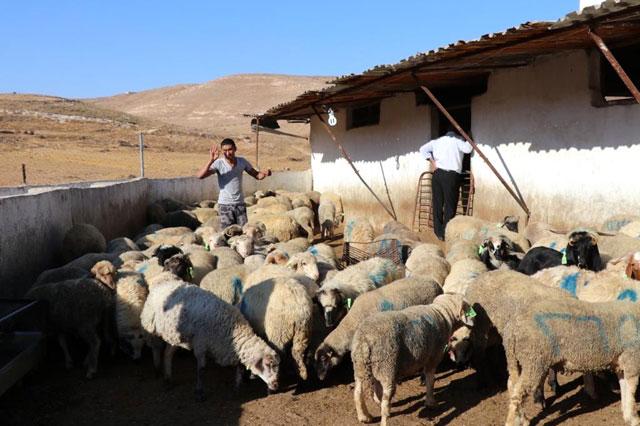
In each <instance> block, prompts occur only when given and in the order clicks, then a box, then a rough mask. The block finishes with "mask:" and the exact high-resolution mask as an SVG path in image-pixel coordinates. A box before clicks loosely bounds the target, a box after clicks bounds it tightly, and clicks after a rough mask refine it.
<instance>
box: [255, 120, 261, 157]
mask: <svg viewBox="0 0 640 426" xmlns="http://www.w3.org/2000/svg"><path fill="white" fill-rule="evenodd" d="M259 144H260V118H259V117H256V169H257V170H260V166H259V165H258V164H259V163H258V159H259V157H258V155H259V154H258V145H259Z"/></svg>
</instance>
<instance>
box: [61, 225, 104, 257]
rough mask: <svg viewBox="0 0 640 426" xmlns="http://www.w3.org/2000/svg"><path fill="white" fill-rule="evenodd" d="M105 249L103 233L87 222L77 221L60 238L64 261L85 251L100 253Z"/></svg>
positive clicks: (85, 252)
mask: <svg viewBox="0 0 640 426" xmlns="http://www.w3.org/2000/svg"><path fill="white" fill-rule="evenodd" d="M106 250H107V241H106V240H105V238H104V235H102V233H101V232H100V231H99V230H98V228H96V227H95V226H93V225H91V224H89V223H77V224H75V225H73V226H72V227H71V228H70V229H69V230H68V231H67V232H66V233H65V235H64V238H63V240H62V258H63V259H64V261H65V262H69V261H71V260H73V259H76V258H78V257H80V256H82V255H83V254H87V253H102V252H105V251H106Z"/></svg>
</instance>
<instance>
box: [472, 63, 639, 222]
mask: <svg viewBox="0 0 640 426" xmlns="http://www.w3.org/2000/svg"><path fill="white" fill-rule="evenodd" d="M639 130H640V106H639V105H626V106H609V107H602V108H597V107H593V106H591V94H590V91H589V68H588V55H587V53H586V52H583V51H576V52H573V53H571V54H566V55H557V56H550V57H543V58H539V59H538V60H537V61H536V62H535V63H534V64H533V65H531V66H527V67H522V68H517V69H510V70H501V71H497V72H495V73H493V74H492V75H491V77H490V78H489V87H488V90H487V93H485V94H484V95H482V96H479V97H477V98H474V100H473V102H472V131H473V136H474V138H475V140H476V141H477V142H478V143H479V144H480V147H481V149H483V151H484V152H485V154H486V155H487V156H488V157H489V158H490V159H491V161H492V162H493V164H494V165H496V167H497V168H498V170H499V171H500V172H501V173H502V174H503V176H505V178H507V179H508V177H507V174H506V172H505V167H504V166H503V165H502V164H501V162H500V159H499V157H498V155H497V151H499V152H500V154H501V155H502V157H503V158H504V160H505V163H506V164H507V166H508V169H509V171H510V172H511V174H512V175H513V177H514V179H515V181H516V183H517V184H518V186H519V188H520V190H521V191H522V194H523V196H524V199H525V201H526V203H527V204H528V206H529V208H530V210H531V212H532V219H533V220H542V221H546V222H549V223H552V224H554V225H556V226H558V227H565V228H567V227H571V226H574V225H576V224H585V225H597V224H599V223H601V222H602V220H603V219H604V218H606V217H608V216H610V215H612V214H615V213H624V214H637V212H638V211H640V190H639V189H638V187H637V185H635V184H634V183H633V182H634V181H636V180H637V176H638V168H637V164H638V159H639V158H640V131H639ZM472 168H473V171H474V174H475V177H476V183H477V193H476V214H477V215H479V216H480V217H487V218H491V219H498V218H499V217H501V216H502V215H505V214H514V213H515V214H521V212H522V211H521V209H520V208H519V207H518V206H517V205H516V203H515V202H514V201H512V199H511V198H510V196H509V195H508V193H507V192H506V190H504V189H503V187H502V186H501V185H500V184H499V182H498V180H497V179H496V178H495V176H494V175H493V174H492V173H491V172H490V170H489V169H488V167H486V165H485V164H484V163H483V162H482V160H481V159H480V158H479V157H478V156H476V157H475V158H474V159H473V163H472Z"/></svg>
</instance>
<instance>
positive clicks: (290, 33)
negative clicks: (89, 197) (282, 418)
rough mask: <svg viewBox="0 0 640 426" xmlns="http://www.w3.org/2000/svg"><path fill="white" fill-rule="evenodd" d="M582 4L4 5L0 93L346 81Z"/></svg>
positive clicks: (562, 0) (543, 0) (104, 0)
mask: <svg viewBox="0 0 640 426" xmlns="http://www.w3.org/2000/svg"><path fill="white" fill-rule="evenodd" d="M577 8H578V0H513V1H506V0H483V1H482V0H458V1H430V0H422V1H419V0H416V1H401V0H396V1H393V0H387V1H377V0H370V1H360V0H358V1H347V0H342V1H271V2H266V1H262V2H257V1H248V0H245V1H243V0H227V1H217V0H210V1H204V0H200V1H186V0H184V1H173V2H169V1H137V0H130V1H119V0H101V1H97V0H76V1H65V0H50V1H38V0H33V1H30V0H22V1H18V0H14V1H12V0H1V1H0V16H2V25H0V40H1V42H0V92H13V91H16V92H23V93H41V94H51V95H59V96H66V97H80V98H81V97H94V96H108V95H113V94H116V93H121V92H125V91H129V90H132V91H139V90H145V89H150V88H156V87H161V86H168V85H173V84H177V83H198V82H204V81H208V80H212V79H214V78H217V77H221V76H224V75H229V74H237V73H280V74H298V75H342V74H349V73H353V72H360V71H363V70H364V69H366V68H369V67H372V66H374V65H376V64H383V63H392V62H397V61H398V60H400V59H402V58H404V57H407V56H410V55H413V54H415V53H417V52H422V51H425V50H429V49H433V48H436V47H439V46H442V45H445V44H448V43H450V42H454V41H457V40H460V39H473V38H477V37H479V36H480V35H482V34H486V33H490V32H496V31H502V30H504V29H506V28H508V27H511V26H515V25H518V24H520V23H522V22H526V21H536V20H538V21H539V20H556V19H558V18H560V17H561V16H563V15H564V14H566V13H568V12H570V11H572V10H576V9H577Z"/></svg>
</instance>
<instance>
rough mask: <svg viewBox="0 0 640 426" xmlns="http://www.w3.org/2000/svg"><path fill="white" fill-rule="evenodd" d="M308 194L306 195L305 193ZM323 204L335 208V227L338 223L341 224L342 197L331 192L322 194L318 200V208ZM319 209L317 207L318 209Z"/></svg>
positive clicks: (342, 211)
mask: <svg viewBox="0 0 640 426" xmlns="http://www.w3.org/2000/svg"><path fill="white" fill-rule="evenodd" d="M307 194H308V193H307ZM324 203H331V204H333V205H334V206H335V208H336V212H335V221H336V226H337V225H338V224H339V223H342V222H343V221H344V206H343V205H342V197H341V196H339V195H338V194H336V193H333V192H328V191H327V192H323V193H322V194H321V195H320V200H319V203H318V206H320V205H321V204H324ZM318 209H319V207H318Z"/></svg>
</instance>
